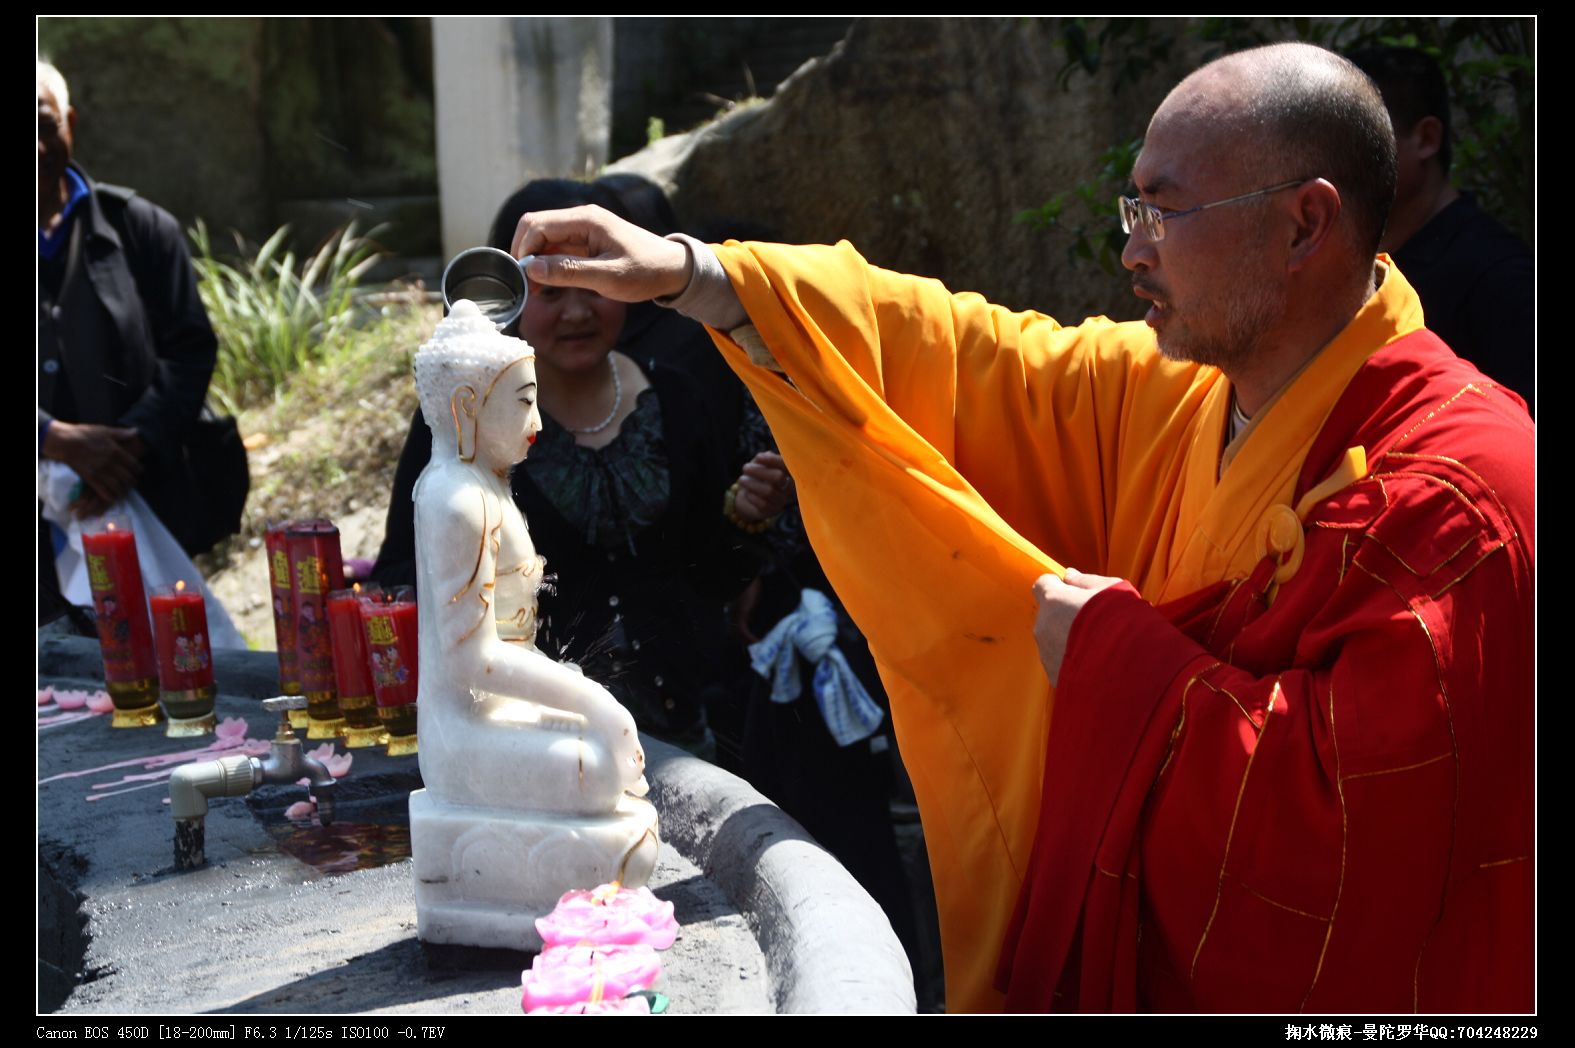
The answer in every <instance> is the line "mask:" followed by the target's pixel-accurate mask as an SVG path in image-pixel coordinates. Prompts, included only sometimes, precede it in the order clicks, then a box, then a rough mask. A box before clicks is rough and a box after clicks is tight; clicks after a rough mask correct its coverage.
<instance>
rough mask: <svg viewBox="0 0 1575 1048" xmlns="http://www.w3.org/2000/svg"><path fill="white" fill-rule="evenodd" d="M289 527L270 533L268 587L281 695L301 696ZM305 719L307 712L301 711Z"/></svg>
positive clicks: (280, 526) (274, 528) (277, 526)
mask: <svg viewBox="0 0 1575 1048" xmlns="http://www.w3.org/2000/svg"><path fill="white" fill-rule="evenodd" d="M289 527H290V525H288V524H273V525H270V526H269V528H268V531H267V538H266V540H265V541H266V543H267V546H266V548H267V550H268V585H269V588H270V589H272V591H273V637H274V642H275V644H276V646H277V647H278V649H279V691H280V693H281V694H284V695H299V694H301V671H300V669H299V667H298V666H297V665H296V660H295V591H294V588H293V587H292V586H291V585H290V549H289V545H288V544H287V543H286V541H285V532H286V530H287V529H288V528H289ZM301 712H302V714H303V716H304V714H305V711H304V710H303V711H301Z"/></svg>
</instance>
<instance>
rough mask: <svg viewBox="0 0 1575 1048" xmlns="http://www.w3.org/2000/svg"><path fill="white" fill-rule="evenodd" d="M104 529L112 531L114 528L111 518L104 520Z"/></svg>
mask: <svg viewBox="0 0 1575 1048" xmlns="http://www.w3.org/2000/svg"><path fill="white" fill-rule="evenodd" d="M104 530H105V531H114V530H115V522H114V521H112V520H106V521H105V522H104Z"/></svg>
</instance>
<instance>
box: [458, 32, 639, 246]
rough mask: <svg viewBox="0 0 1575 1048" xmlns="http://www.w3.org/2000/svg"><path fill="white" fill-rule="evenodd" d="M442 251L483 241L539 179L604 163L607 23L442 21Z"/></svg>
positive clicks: (593, 170)
mask: <svg viewBox="0 0 1575 1048" xmlns="http://www.w3.org/2000/svg"><path fill="white" fill-rule="evenodd" d="M432 22H433V24H432V52H433V66H434V79H435V81H436V86H437V157H438V169H439V172H440V178H439V183H440V185H441V193H442V203H443V253H444V255H445V256H452V255H454V254H457V253H458V252H459V251H462V250H463V249H465V248H467V247H473V246H475V245H477V244H481V243H485V242H486V237H487V231H488V229H489V228H490V226H491V224H492V217H493V214H494V212H495V211H496V209H497V206H498V204H499V203H501V202H502V201H503V199H504V198H505V197H507V196H508V195H509V193H510V192H512V191H513V190H514V189H515V188H517V187H518V186H519V185H520V184H521V183H523V182H526V181H528V180H530V179H532V178H542V177H564V176H583V175H590V174H595V173H596V171H597V170H598V169H599V168H600V167H601V165H602V164H603V163H605V162H606V160H607V140H608V132H609V123H608V119H609V118H608V114H609V112H610V100H611V97H612V69H613V55H612V42H613V37H612V22H611V20H610V19H605V18H601V19H550V18H435V19H433V20H432Z"/></svg>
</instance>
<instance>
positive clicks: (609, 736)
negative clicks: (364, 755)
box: [411, 301, 657, 949]
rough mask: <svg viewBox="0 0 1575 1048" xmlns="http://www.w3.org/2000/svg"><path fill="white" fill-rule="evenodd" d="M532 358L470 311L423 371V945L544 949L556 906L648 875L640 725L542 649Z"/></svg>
mask: <svg viewBox="0 0 1575 1048" xmlns="http://www.w3.org/2000/svg"><path fill="white" fill-rule="evenodd" d="M533 358H534V354H533V353H532V351H531V349H530V346H529V345H528V344H527V343H525V342H523V341H521V340H519V339H515V338H510V337H508V336H505V335H502V334H500V333H498V331H497V330H496V328H494V327H493V325H492V323H491V322H490V321H488V320H487V319H486V318H485V317H484V316H483V315H482V314H481V312H480V310H479V309H477V307H476V306H475V305H474V304H472V303H471V302H469V301H461V302H458V303H456V304H455V306H454V308H453V309H452V311H451V312H450V314H449V316H448V317H446V318H445V319H444V320H443V322H442V323H441V324H439V325H438V329H437V331H436V332H435V333H434V334H433V336H432V339H431V341H429V342H428V343H427V344H426V345H424V346H422V347H421V349H420V351H419V352H417V354H416V357H415V371H416V386H417V390H418V392H419V394H420V398H421V408H422V411H423V413H424V414H425V415H426V418H427V421H428V423H429V424H430V425H431V427H432V460H431V462H430V463H429V464H428V465H427V467H426V469H425V470H424V471H423V472H422V474H421V478H420V480H418V481H417V483H416V488H415V503H416V506H415V524H416V580H417V597H418V615H419V619H420V641H421V656H420V657H421V663H420V665H421V669H420V684H419V692H418V703H419V708H420V711H421V712H420V729H419V737H420V755H421V756H420V761H421V776H422V779H423V781H424V782H425V785H426V789H425V790H420V791H417V792H416V793H414V794H412V795H411V848H412V853H413V856H414V860H415V861H414V865H415V867H416V903H417V911H418V916H419V923H420V935H421V938H422V939H424V940H427V941H429V942H446V943H465V944H469V945H477V946H508V947H513V948H519V949H524V948H534V946H535V945H536V944H537V941H536V939H535V930H534V927H533V922H534V919H535V918H536V917H538V916H540V915H541V914H543V913H546V912H547V911H548V910H550V909H551V908H552V906H553V905H554V904H555V903H556V902H557V899H558V897H559V896H560V895H561V894H562V893H563V892H565V891H567V890H569V889H571V888H591V887H595V886H596V885H597V884H601V883H604V882H606V881H609V880H614V879H618V880H621V881H622V882H623V883H624V884H626V885H630V886H636V885H638V884H641V883H643V882H644V881H645V879H646V878H647V877H648V876H649V875H650V870H651V868H652V867H653V866H654V863H655V854H656V847H657V842H656V816H655V812H654V810H653V809H652V808H651V806H650V805H649V803H647V802H645V801H643V800H639V799H638V798H639V797H642V796H643V795H644V794H645V790H646V783H645V777H644V766H645V755H644V753H643V751H642V750H641V748H640V742H639V737H638V735H637V734H636V731H635V724H634V718H633V717H631V716H630V715H629V712H628V711H627V710H625V709H624V708H623V707H622V706H620V705H619V704H618V702H617V700H615V699H614V698H613V697H612V695H611V694H610V693H608V691H607V690H606V689H605V688H603V687H602V686H601V685H599V684H597V683H596V682H595V681H592V680H590V679H588V678H587V677H585V676H584V675H583V674H582V673H580V671H579V670H578V668H576V667H574V666H571V665H566V664H562V663H558V662H554V661H553V660H552V659H549V658H548V657H547V656H546V655H544V654H543V653H542V652H541V651H540V650H538V649H537V648H536V645H535V643H534V641H535V635H536V591H537V589H538V587H539V586H540V585H541V581H542V573H543V568H544V562H543V560H542V558H541V556H539V555H538V554H537V553H536V549H535V547H534V546H533V545H532V544H531V538H530V532H529V530H528V529H527V527H526V524H525V519H524V517H523V516H522V515H521V514H520V511H519V508H518V507H517V506H516V505H515V503H514V498H513V494H512V491H511V490H510V486H509V473H510V471H511V470H512V469H513V467H514V465H515V464H516V463H518V462H520V461H521V460H523V459H524V458H525V455H526V453H527V452H528V451H529V448H530V443H531V441H533V440H534V439H535V434H536V433H537V431H538V430H540V428H541V418H540V415H539V414H538V412H537V408H536V395H537V387H536V370H535V365H534V363H533ZM570 584H572V582H571V583H570Z"/></svg>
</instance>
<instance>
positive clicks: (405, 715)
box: [359, 586, 420, 757]
mask: <svg viewBox="0 0 1575 1048" xmlns="http://www.w3.org/2000/svg"><path fill="white" fill-rule="evenodd" d="M359 610H360V612H361V625H362V628H363V629H364V630H365V633H366V647H367V655H368V657H369V659H370V661H371V667H372V688H373V692H374V694H375V695H376V696H377V713H378V716H379V717H380V718H381V719H382V721H383V727H384V728H385V729H386V730H387V731H388V755H389V756H390V757H399V756H402V755H405V754H411V753H415V752H417V743H416V685H417V679H418V678H417V674H418V672H419V668H420V667H419V664H418V658H419V646H418V643H417V641H418V637H419V625H418V623H417V620H416V597H415V591H414V590H413V589H411V587H409V586H396V587H395V588H393V589H390V590H383V591H381V592H378V593H375V594H371V595H369V596H368V597H367V598H366V599H365V600H362V601H361V603H360V605H359Z"/></svg>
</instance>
